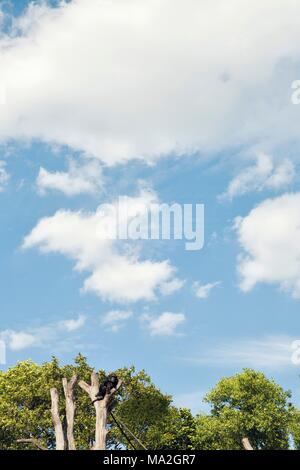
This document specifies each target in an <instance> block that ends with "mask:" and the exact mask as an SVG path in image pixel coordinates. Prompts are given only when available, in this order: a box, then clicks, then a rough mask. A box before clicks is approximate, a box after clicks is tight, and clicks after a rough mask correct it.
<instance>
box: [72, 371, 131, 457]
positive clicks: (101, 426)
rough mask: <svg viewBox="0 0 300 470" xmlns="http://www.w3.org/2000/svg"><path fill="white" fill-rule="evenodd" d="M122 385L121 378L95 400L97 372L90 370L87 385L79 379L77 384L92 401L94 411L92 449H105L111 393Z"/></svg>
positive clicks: (97, 383) (97, 381)
mask: <svg viewBox="0 0 300 470" xmlns="http://www.w3.org/2000/svg"><path fill="white" fill-rule="evenodd" d="M121 385H122V382H121V380H119V382H118V386H117V388H116V389H112V390H111V392H110V393H109V394H107V395H105V397H104V399H103V400H99V401H95V400H96V395H97V393H98V391H99V378H98V374H96V373H95V372H92V374H91V385H88V384H87V383H86V382H84V381H83V380H80V382H79V386H80V387H81V388H82V390H84V391H85V392H86V393H87V394H88V395H89V397H90V399H91V401H92V402H93V403H94V407H95V411H96V429H95V443H94V445H93V448H92V449H93V450H105V449H106V435H107V429H106V426H107V415H108V411H107V410H108V406H109V403H110V402H111V399H112V397H113V395H114V394H115V393H116V391H117V390H118V389H119V388H120V386H121Z"/></svg>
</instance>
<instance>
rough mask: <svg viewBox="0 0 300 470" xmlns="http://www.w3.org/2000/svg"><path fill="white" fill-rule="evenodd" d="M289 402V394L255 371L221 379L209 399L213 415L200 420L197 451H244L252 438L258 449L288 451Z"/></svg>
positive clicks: (290, 411)
mask: <svg viewBox="0 0 300 470" xmlns="http://www.w3.org/2000/svg"><path fill="white" fill-rule="evenodd" d="M289 399H290V393H289V392H286V391H284V390H283V389H282V388H281V387H280V386H279V385H277V384H276V383H275V382H274V381H273V380H269V379H267V378H266V377H265V375H264V374H263V373H261V372H256V371H254V370H251V369H245V370H244V371H243V372H242V373H240V374H237V375H235V376H233V377H229V378H224V379H222V380H220V382H219V383H218V384H217V385H216V387H215V388H214V389H213V390H212V391H211V392H210V393H208V394H207V395H206V398H205V401H206V402H208V403H210V405H211V407H212V408H211V415H210V416H206V417H203V416H199V417H198V418H197V430H196V434H195V438H194V446H195V448H197V449H208V448H209V449H241V448H242V444H241V440H242V438H243V437H248V438H249V440H250V442H251V444H252V446H253V447H254V448H255V449H288V445H289V444H288V440H289V426H290V423H291V419H292V413H293V407H292V405H291V404H290V403H289Z"/></svg>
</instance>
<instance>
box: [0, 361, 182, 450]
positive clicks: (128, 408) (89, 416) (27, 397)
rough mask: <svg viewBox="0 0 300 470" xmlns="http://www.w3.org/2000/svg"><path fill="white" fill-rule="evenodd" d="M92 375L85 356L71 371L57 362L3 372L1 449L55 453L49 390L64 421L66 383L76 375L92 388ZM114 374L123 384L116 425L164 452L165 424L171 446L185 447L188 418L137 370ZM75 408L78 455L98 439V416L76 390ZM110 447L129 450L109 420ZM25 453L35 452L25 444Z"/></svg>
mask: <svg viewBox="0 0 300 470" xmlns="http://www.w3.org/2000/svg"><path fill="white" fill-rule="evenodd" d="M91 372H92V368H91V367H90V366H89V365H88V364H87V362H86V359H85V358H84V357H83V356H82V355H78V356H77V358H76V359H75V363H74V364H73V365H65V366H60V365H59V363H58V361H57V359H55V358H53V359H52V361H50V362H48V363H45V364H42V365H37V364H35V363H33V362H31V361H25V362H20V363H19V364H17V365H16V366H14V367H12V368H10V369H8V370H7V371H5V372H3V371H2V372H0V449H21V448H25V444H20V443H17V440H18V439H24V438H32V437H33V438H36V439H38V440H39V442H41V443H42V444H43V445H44V446H45V447H47V448H49V449H53V448H54V447H55V435H54V431H53V425H52V419H51V412H50V408H51V400H50V393H49V390H50V388H51V387H56V388H57V389H58V391H59V395H60V415H61V417H62V418H63V417H64V414H65V401H64V396H63V390H62V378H63V377H66V378H67V379H68V380H69V379H70V378H71V377H72V375H73V374H78V375H79V376H80V378H81V379H82V380H84V381H86V382H89V381H90V374H91ZM98 373H99V376H100V380H101V379H103V378H104V377H105V375H106V373H105V371H103V370H100V371H98ZM116 373H117V375H118V376H119V377H120V378H121V379H122V381H123V383H124V386H122V387H121V389H120V390H119V392H118V394H117V396H116V398H115V403H114V416H116V418H117V420H121V421H122V423H124V424H125V425H126V426H128V428H129V429H130V430H131V431H132V432H133V433H134V434H135V435H136V436H137V437H138V438H139V439H140V441H141V442H142V443H143V444H144V445H145V446H146V447H147V448H162V447H163V446H165V445H166V443H167V440H166V439H167V438H166V435H165V434H164V433H162V432H161V431H160V427H161V425H162V423H164V425H165V429H167V423H168V424H169V425H170V429H169V432H168V439H169V441H168V442H169V444H170V446H172V445H173V446H174V448H178V445H179V442H181V443H182V445H183V446H186V445H187V444H185V443H183V441H184V438H183V436H184V434H182V429H183V423H184V416H183V415H182V412H181V411H179V410H177V409H176V408H174V407H173V406H172V405H171V401H172V399H171V397H170V396H169V395H165V394H163V393H162V392H161V391H160V390H158V389H157V388H156V387H155V386H154V384H153V383H152V382H151V379H150V377H149V376H148V375H147V374H146V373H145V372H144V371H140V372H135V369H134V367H131V368H123V369H119V370H117V371H116ZM75 402H76V414H75V426H74V437H75V440H76V445H77V449H89V448H90V447H91V445H92V443H93V439H94V433H95V410H94V407H93V406H92V404H91V401H90V398H89V397H88V396H87V394H86V393H84V392H83V391H82V390H81V389H80V387H76V389H75ZM176 419H177V421H176ZM171 423H172V427H171ZM176 423H177V424H178V426H177V424H176ZM179 425H180V426H179ZM131 442H132V443H133V444H134V446H135V447H137V448H139V447H140V446H139V444H138V443H137V442H135V441H134V440H133V439H132V438H131ZM107 443H108V446H109V447H120V446H121V447H122V448H124V447H127V448H129V449H130V448H131V445H130V444H129V442H128V440H127V439H126V438H125V437H124V435H123V434H122V433H121V432H120V430H119V429H118V427H117V426H116V424H115V422H114V421H113V419H112V417H111V416H110V417H109V433H108V438H107ZM26 448H34V447H33V446H32V445H31V444H30V445H29V446H28V444H26ZM169 448H171V447H169Z"/></svg>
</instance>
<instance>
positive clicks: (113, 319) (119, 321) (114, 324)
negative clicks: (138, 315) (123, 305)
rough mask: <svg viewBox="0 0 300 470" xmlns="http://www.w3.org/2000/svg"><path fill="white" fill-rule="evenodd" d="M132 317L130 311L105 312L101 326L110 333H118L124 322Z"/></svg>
mask: <svg viewBox="0 0 300 470" xmlns="http://www.w3.org/2000/svg"><path fill="white" fill-rule="evenodd" d="M130 317H132V312H131V311H130V310H110V311H109V312H106V313H105V314H104V315H103V317H102V320H101V324H102V325H103V326H105V327H107V328H108V329H109V330H111V331H114V332H116V331H118V330H120V329H121V328H123V326H124V324H125V322H126V320H128V319H129V318H130Z"/></svg>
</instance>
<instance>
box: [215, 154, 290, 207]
mask: <svg viewBox="0 0 300 470" xmlns="http://www.w3.org/2000/svg"><path fill="white" fill-rule="evenodd" d="M294 177H295V168H294V165H293V163H292V162H291V161H290V160H288V159H284V160H283V161H282V162H281V163H278V164H277V165H275V163H274V159H273V157H271V156H270V155H266V154H264V153H261V154H259V155H258V156H257V157H256V162H255V164H254V165H251V166H248V167H246V168H245V169H244V170H243V171H242V172H241V173H239V174H238V175H237V176H236V177H235V178H234V179H233V180H232V181H231V182H230V183H229V185H228V188H227V190H226V192H225V193H224V194H222V195H221V196H220V197H219V198H220V199H221V200H222V199H230V200H232V199H233V198H234V197H236V196H240V195H243V194H246V193H249V192H251V191H263V190H265V189H274V190H278V189H281V188H283V187H285V186H287V185H288V184H289V183H291V182H292V181H293V179H294Z"/></svg>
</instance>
